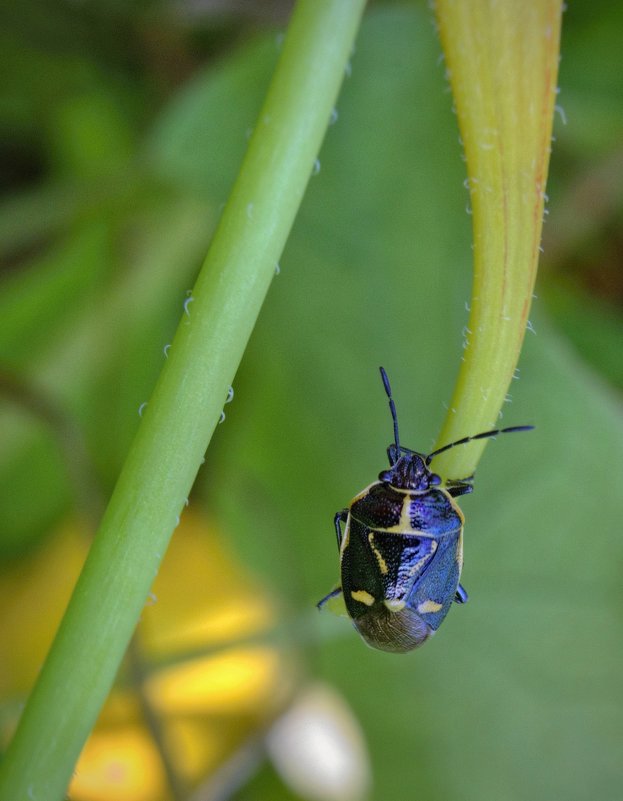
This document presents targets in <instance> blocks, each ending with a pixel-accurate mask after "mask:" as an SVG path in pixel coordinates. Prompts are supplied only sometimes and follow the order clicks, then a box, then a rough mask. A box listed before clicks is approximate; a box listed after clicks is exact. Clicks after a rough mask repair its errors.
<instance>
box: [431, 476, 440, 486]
mask: <svg viewBox="0 0 623 801" xmlns="http://www.w3.org/2000/svg"><path fill="white" fill-rule="evenodd" d="M429 483H430V484H432V485H433V486H436V485H437V484H441V476H438V475H437V473H431V474H430V481H429Z"/></svg>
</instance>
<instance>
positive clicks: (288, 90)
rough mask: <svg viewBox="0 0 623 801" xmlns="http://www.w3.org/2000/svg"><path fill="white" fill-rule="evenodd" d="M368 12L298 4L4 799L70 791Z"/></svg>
mask: <svg viewBox="0 0 623 801" xmlns="http://www.w3.org/2000/svg"><path fill="white" fill-rule="evenodd" d="M364 5H365V2H364V0H299V2H298V3H297V5H296V8H295V11H294V14H293V16H292V20H291V23H290V26H289V29H288V33H287V36H286V39H285V41H284V44H283V52H282V54H281V58H280V60H279V64H278V66H277V69H276V71H275V75H274V77H273V80H272V82H271V85H270V88H269V91H268V95H267V98H266V101H265V104H264V106H263V108H262V111H261V112H260V116H259V119H258V121H257V124H256V127H255V132H254V135H253V137H252V139H251V142H250V144H249V149H248V152H247V155H246V157H245V159H244V162H243V165H242V168H241V171H240V174H239V177H238V179H237V181H236V184H235V186H234V189H233V191H232V194H231V197H230V199H229V202H228V204H227V206H226V208H225V210H224V212H223V217H222V219H221V221H220V224H219V226H218V229H217V231H216V233H215V236H214V239H213V242H212V244H211V247H210V250H209V253H208V256H207V258H206V261H205V264H204V265H203V269H202V270H201V273H200V275H199V278H198V281H197V284H196V286H195V288H194V290H193V294H192V299H189V302H187V304H186V308H185V310H184V313H183V314H182V320H181V323H180V326H179V328H178V331H177V334H176V336H175V339H174V341H173V344H172V346H171V349H170V351H169V354H168V359H167V361H166V362H165V365H164V369H163V371H162V374H161V376H160V379H159V381H158V384H157V386H156V389H155V391H154V394H153V397H152V398H151V400H150V401H149V404H148V406H147V408H146V410H145V413H144V416H143V419H142V421H141V425H140V428H139V431H138V433H137V436H136V438H135V440H134V443H133V445H132V448H131V449H130V452H129V454H128V457H127V460H126V463H125V465H124V467H123V470H122V472H121V474H120V476H119V480H118V482H117V486H116V488H115V491H114V493H113V496H112V498H111V500H110V503H109V506H108V508H107V510H106V513H105V515H104V518H103V521H102V524H101V527H100V530H99V531H98V534H97V536H96V538H95V540H94V543H93V546H92V548H91V551H90V553H89V556H88V559H87V561H86V563H85V565H84V569H83V571H82V574H81V576H80V579H79V581H78V583H77V585H76V588H75V591H74V593H73V596H72V599H71V601H70V604H69V606H68V608H67V611H66V614H65V616H64V618H63V621H62V623H61V626H60V629H59V631H58V634H57V636H56V639H55V641H54V644H53V646H52V648H51V650H50V653H49V655H48V657H47V660H46V662H45V664H44V667H43V669H42V671H41V674H40V676H39V679H38V681H37V683H36V685H35V688H34V690H33V692H32V694H31V697H30V699H29V701H28V703H27V705H26V707H25V709H24V712H23V715H22V718H21V721H20V724H19V727H18V729H17V732H16V734H15V737H14V738H13V741H12V743H11V745H10V746H9V748H8V750H7V752H6V755H5V757H4V760H3V762H2V765H1V766H0V799H2V801H42V800H43V799H45V800H46V801H47V800H48V799H49V801H53V800H54V799H60V798H62V796H63V793H64V792H65V789H66V787H67V784H68V782H69V779H70V777H71V772H72V769H73V766H74V764H75V761H76V759H77V758H78V756H79V753H80V750H81V749H82V746H83V745H84V742H85V740H86V738H87V736H88V734H89V732H90V730H91V728H92V726H93V724H94V723H95V720H96V718H97V715H98V713H99V710H100V708H101V706H102V704H103V703H104V701H105V699H106V696H107V694H108V692H109V690H110V688H111V686H112V683H113V680H114V677H115V674H116V672H117V669H118V667H119V664H120V662H121V659H122V657H123V654H124V652H125V650H126V648H127V645H128V642H129V640H130V637H131V636H132V632H133V630H134V627H135V625H136V622H137V620H138V618H139V615H140V613H141V609H142V607H143V604H144V602H145V599H146V597H147V594H148V592H149V589H150V586H151V584H152V581H153V579H154V577H155V575H156V573H157V572H158V567H159V565H160V561H161V560H162V557H163V556H164V553H165V550H166V548H167V544H168V542H169V539H170V537H171V534H172V532H173V530H174V529H175V526H176V524H177V520H178V515H180V514H182V511H183V508H184V503H185V499H186V498H187V496H188V494H189V492H190V489H191V486H192V484H193V481H194V479H195V476H196V474H197V471H198V469H199V466H200V464H201V462H202V459H203V455H204V453H205V450H206V448H207V446H208V443H209V441H210V438H211V435H212V433H213V431H214V428H215V426H216V424H217V422H218V420H219V417H220V414H221V410H222V407H223V403H224V401H225V398H226V396H227V390H228V387H229V386H230V384H231V382H232V380H233V377H234V374H235V372H236V369H237V367H238V364H239V362H240V360H241V358H242V354H243V352H244V349H245V346H246V343H247V340H248V338H249V336H250V334H251V331H252V329H253V326H254V324H255V321H256V318H257V316H258V314H259V310H260V307H261V305H262V302H263V300H264V297H265V295H266V292H267V290H268V288H269V286H270V283H271V280H272V278H273V275H274V273H275V265H276V263H277V261H278V259H279V257H280V255H281V252H282V250H283V247H284V244H285V242H286V238H287V236H288V233H289V231H290V228H291V226H292V223H293V220H294V217H295V215H296V212H297V210H298V207H299V205H300V202H301V199H302V197H303V193H304V190H305V187H306V184H307V181H308V179H309V176H310V174H311V172H312V168H313V164H314V160H315V158H316V156H317V153H318V150H319V148H320V144H321V142H322V138H323V136H324V133H325V130H326V127H327V124H328V121H329V119H330V115H331V111H332V109H333V107H334V104H335V101H336V97H337V93H338V90H339V87H340V84H341V82H342V78H343V76H344V73H345V68H346V65H347V62H348V59H349V57H350V53H351V50H352V47H353V41H354V37H355V33H356V30H357V27H358V24H359V21H360V18H361V14H362V13H363V8H364ZM136 302H137V303H140V302H141V299H140V297H139V298H136ZM112 435H114V434H113V432H111V436H112Z"/></svg>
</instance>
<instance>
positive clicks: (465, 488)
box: [446, 479, 474, 498]
mask: <svg viewBox="0 0 623 801" xmlns="http://www.w3.org/2000/svg"><path fill="white" fill-rule="evenodd" d="M446 489H447V490H448V492H449V493H450V495H452V497H453V498H458V497H459V495H469V493H470V492H473V491H474V485H473V484H470V483H469V479H461V480H458V479H454V480H452V479H451V480H449V481H446Z"/></svg>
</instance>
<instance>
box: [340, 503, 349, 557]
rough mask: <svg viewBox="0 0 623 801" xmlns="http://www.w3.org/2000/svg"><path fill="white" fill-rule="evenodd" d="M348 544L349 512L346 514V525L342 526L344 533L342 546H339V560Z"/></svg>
mask: <svg viewBox="0 0 623 801" xmlns="http://www.w3.org/2000/svg"><path fill="white" fill-rule="evenodd" d="M349 542H350V512H349V513H348V517H347V518H346V525H345V526H344V531H343V532H342V545H341V546H340V559H341V558H342V555H343V554H344V551H345V550H346V549H347V548H348V544H349Z"/></svg>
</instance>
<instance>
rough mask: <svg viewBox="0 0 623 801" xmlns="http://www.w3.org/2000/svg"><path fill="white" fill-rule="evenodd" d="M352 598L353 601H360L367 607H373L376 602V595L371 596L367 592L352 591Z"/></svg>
mask: <svg viewBox="0 0 623 801" xmlns="http://www.w3.org/2000/svg"><path fill="white" fill-rule="evenodd" d="M350 597H351V598H352V599H353V601H359V603H360V604H365V605H366V606H372V605H373V603H374V601H375V598H374V595H370V593H369V592H367V591H366V590H351V593H350Z"/></svg>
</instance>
